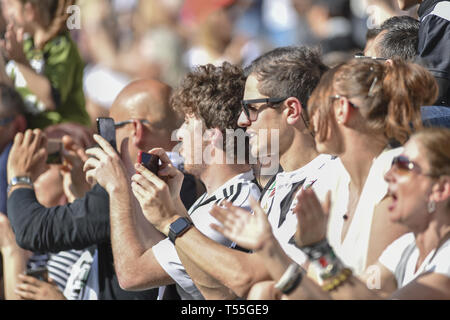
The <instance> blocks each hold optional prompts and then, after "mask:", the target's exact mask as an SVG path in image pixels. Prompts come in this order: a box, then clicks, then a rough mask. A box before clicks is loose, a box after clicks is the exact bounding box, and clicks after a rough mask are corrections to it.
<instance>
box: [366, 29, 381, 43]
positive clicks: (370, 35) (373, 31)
mask: <svg viewBox="0 0 450 320" xmlns="http://www.w3.org/2000/svg"><path fill="white" fill-rule="evenodd" d="M380 32H381V29H380V28H373V29H368V30H367V33H366V41H369V40H373V39H375V38H376V37H377V35H378V34H379V33H380Z"/></svg>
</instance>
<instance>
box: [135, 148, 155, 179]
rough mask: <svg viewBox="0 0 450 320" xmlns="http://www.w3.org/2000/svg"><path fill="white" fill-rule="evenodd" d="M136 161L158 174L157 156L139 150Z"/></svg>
mask: <svg viewBox="0 0 450 320" xmlns="http://www.w3.org/2000/svg"><path fill="white" fill-rule="evenodd" d="M138 162H139V163H140V164H142V165H143V166H144V167H146V168H147V169H148V170H150V171H151V172H153V173H154V174H156V175H158V171H159V157H158V156H155V155H153V154H150V153H146V152H143V151H139V154H138Z"/></svg>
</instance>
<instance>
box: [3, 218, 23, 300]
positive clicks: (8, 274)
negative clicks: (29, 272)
mask: <svg viewBox="0 0 450 320" xmlns="http://www.w3.org/2000/svg"><path fill="white" fill-rule="evenodd" d="M0 251H1V253H2V256H3V280H4V289H5V299H6V300H17V299H19V296H18V295H16V293H15V289H16V285H17V283H18V282H19V278H18V277H19V274H21V273H23V272H25V270H26V266H27V261H28V254H27V252H26V251H25V250H23V249H21V248H20V247H19V246H18V245H17V243H16V240H15V237H14V233H13V230H12V228H11V225H10V223H9V220H8V218H7V217H6V216H5V215H4V214H3V213H0Z"/></svg>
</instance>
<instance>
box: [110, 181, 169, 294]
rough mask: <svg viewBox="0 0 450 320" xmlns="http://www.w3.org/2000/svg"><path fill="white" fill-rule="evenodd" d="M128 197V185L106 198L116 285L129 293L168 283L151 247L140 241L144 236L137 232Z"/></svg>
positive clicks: (129, 190) (131, 205)
mask: <svg viewBox="0 0 450 320" xmlns="http://www.w3.org/2000/svg"><path fill="white" fill-rule="evenodd" d="M132 197H133V196H132V194H131V189H130V188H129V187H128V186H124V187H123V188H122V189H120V190H116V191H115V192H113V193H111V196H110V208H111V210H110V214H111V219H110V221H111V244H112V249H113V256H114V267H115V270H116V274H117V277H118V279H119V283H120V286H121V287H122V288H124V289H125V290H130V291H131V290H143V289H148V288H154V287H159V286H162V285H166V284H169V283H167V277H165V273H164V272H161V269H162V268H161V267H160V266H159V264H158V262H157V261H156V259H155V258H154V256H153V255H152V251H151V248H147V246H146V245H145V244H144V241H143V240H142V239H141V237H143V236H144V235H143V234H142V233H141V234H140V235H139V233H138V232H140V231H138V227H137V219H136V215H135V212H136V208H135V206H134V205H135V204H134V200H133V198H132ZM149 244H150V243H149Z"/></svg>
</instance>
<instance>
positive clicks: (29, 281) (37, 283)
mask: <svg viewBox="0 0 450 320" xmlns="http://www.w3.org/2000/svg"><path fill="white" fill-rule="evenodd" d="M19 280H20V281H22V282H23V283H26V284H30V285H33V286H35V287H39V286H40V285H41V284H42V281H40V280H38V279H36V278H34V277H31V276H27V275H25V274H19Z"/></svg>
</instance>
